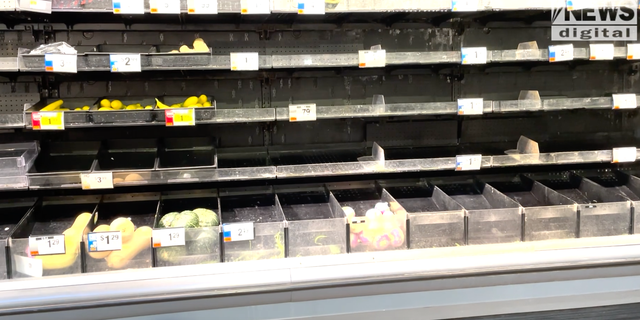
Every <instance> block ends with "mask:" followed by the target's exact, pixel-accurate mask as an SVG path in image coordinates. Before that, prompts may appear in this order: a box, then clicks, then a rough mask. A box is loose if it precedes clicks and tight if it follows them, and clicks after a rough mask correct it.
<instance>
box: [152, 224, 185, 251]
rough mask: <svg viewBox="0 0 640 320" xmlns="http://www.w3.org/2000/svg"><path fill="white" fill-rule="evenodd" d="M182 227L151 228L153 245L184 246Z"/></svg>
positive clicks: (159, 246)
mask: <svg viewBox="0 0 640 320" xmlns="http://www.w3.org/2000/svg"><path fill="white" fill-rule="evenodd" d="M184 244H185V233H184V228H166V229H153V247H154V248H161V247H176V246H184Z"/></svg>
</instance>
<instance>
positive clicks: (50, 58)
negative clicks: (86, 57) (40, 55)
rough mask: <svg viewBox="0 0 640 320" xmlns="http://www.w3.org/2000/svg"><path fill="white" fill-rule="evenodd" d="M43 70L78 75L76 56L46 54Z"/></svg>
mask: <svg viewBox="0 0 640 320" xmlns="http://www.w3.org/2000/svg"><path fill="white" fill-rule="evenodd" d="M44 70H45V71H48V72H66V73H78V56H77V55H75V54H58V53H47V54H45V55H44Z"/></svg>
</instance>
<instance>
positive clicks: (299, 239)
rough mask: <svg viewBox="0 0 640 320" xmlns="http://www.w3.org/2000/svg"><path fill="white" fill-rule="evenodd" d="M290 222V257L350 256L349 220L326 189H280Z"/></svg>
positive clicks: (288, 234) (313, 187) (279, 194)
mask: <svg viewBox="0 0 640 320" xmlns="http://www.w3.org/2000/svg"><path fill="white" fill-rule="evenodd" d="M276 193H277V195H278V199H279V200H280V205H281V207H282V211H283V213H284V217H285V219H286V220H287V230H288V232H287V241H286V243H287V248H288V254H287V257H304V256H321V255H329V254H339V253H347V217H346V215H345V214H344V211H342V208H341V207H340V204H339V203H338V201H337V200H336V199H335V197H334V196H333V195H332V194H331V193H330V192H329V191H328V190H327V189H326V188H325V187H324V186H323V185H292V186H284V187H281V188H276Z"/></svg>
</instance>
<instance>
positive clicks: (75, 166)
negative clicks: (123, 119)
mask: <svg viewBox="0 0 640 320" xmlns="http://www.w3.org/2000/svg"><path fill="white" fill-rule="evenodd" d="M41 148H42V150H41V151H40V154H39V155H38V157H37V158H36V161H35V163H34V165H33V166H32V167H31V169H29V172H28V173H27V176H28V177H29V187H30V188H76V187H79V186H80V173H88V172H90V171H91V170H92V169H93V165H94V160H95V158H96V155H97V154H98V151H99V150H100V142H99V141H77V142H43V143H42V144H41Z"/></svg>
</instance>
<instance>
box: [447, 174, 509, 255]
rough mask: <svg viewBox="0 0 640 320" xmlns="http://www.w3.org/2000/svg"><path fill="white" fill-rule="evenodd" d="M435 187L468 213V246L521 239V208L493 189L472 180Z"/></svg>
mask: <svg viewBox="0 0 640 320" xmlns="http://www.w3.org/2000/svg"><path fill="white" fill-rule="evenodd" d="M435 185H437V186H438V187H440V189H442V191H444V192H445V193H446V194H447V195H449V196H450V197H451V198H452V199H453V200H455V201H456V202H458V203H459V204H460V205H462V207H463V208H464V209H465V210H467V243H468V244H489V243H510V242H517V241H520V240H521V239H522V207H520V205H519V204H518V203H517V202H515V201H513V200H512V199H511V198H509V197H507V196H505V195H504V194H502V193H500V191H498V190H496V189H495V188H493V187H492V186H490V185H488V184H486V183H482V182H478V181H474V180H465V181H458V182H455V181H452V182H447V183H444V182H443V183H435Z"/></svg>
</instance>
